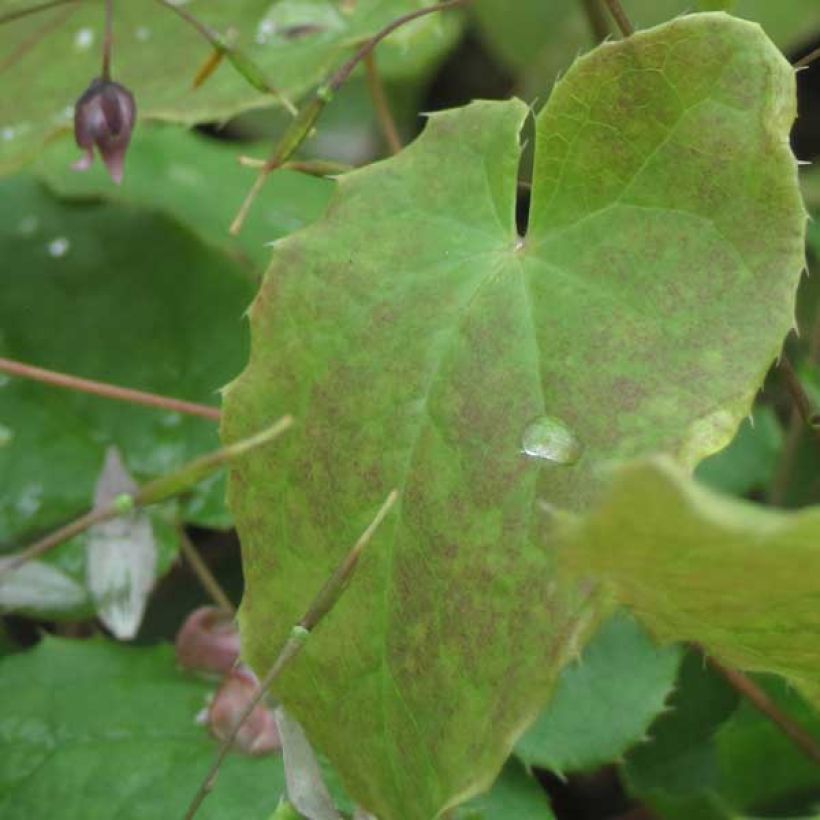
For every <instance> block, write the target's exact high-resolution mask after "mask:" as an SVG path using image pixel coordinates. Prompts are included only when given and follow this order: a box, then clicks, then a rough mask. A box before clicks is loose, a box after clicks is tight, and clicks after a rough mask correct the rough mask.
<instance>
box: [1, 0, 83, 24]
mask: <svg viewBox="0 0 820 820" xmlns="http://www.w3.org/2000/svg"><path fill="white" fill-rule="evenodd" d="M77 1H78V0H48V2H46V3H36V4H34V5H32V6H26V7H25V8H22V9H16V10H15V11H8V12H6V13H5V14H0V26H2V25H3V23H10V22H11V21H12V20H19V19H20V18H21V17H28V15H29V14H37V13H38V12H41V11H48V9H51V8H54V7H55V6H65V5H66V4H68V3H76V2H77Z"/></svg>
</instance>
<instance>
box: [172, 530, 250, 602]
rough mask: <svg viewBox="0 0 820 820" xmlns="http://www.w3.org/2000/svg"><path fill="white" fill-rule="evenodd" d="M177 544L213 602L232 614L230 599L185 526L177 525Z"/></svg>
mask: <svg viewBox="0 0 820 820" xmlns="http://www.w3.org/2000/svg"><path fill="white" fill-rule="evenodd" d="M179 546H180V550H181V551H182V554H183V555H184V556H185V558H186V560H187V561H188V563H189V564H190V565H191V569H192V570H193V572H194V575H196V577H197V580H198V581H199V583H200V584H201V585H202V588H203V589H204V590H205V592H207V593H208V595H210V596H211V599H212V600H213V602H214V603H215V604H216V605H217V606H218V607H219V608H220V609H224V610H225V612H230V614H231V615H234V614H235V612H236V610H235V608H234V605H233V604H232V603H231V599H230V598H228V596H227V595H226V594H225V590H224V589H222V587H221V586H220V584H219V581H217V580H216V577H215V576H214V574H213V573H212V572H211V569H210V567H209V566H208V565H207V564H206V563H205V561H204V560H203V558H202V556H201V555H200V554H199V551H198V550H197V548H196V547H195V546H194V544H193V542H192V541H191V539H190V538H189V537H188V533H187V532H185V528H184V527H182V526H180V527H179Z"/></svg>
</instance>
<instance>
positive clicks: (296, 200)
mask: <svg viewBox="0 0 820 820" xmlns="http://www.w3.org/2000/svg"><path fill="white" fill-rule="evenodd" d="M241 150H242V151H246V150H247V149H246V148H245V147H244V146H243V148H242V149H241ZM266 150H267V146H266ZM239 153H240V148H239V147H237V146H231V145H227V144H225V143H220V142H217V141H216V140H212V139H207V138H205V137H202V136H198V135H197V134H195V133H193V132H190V131H185V130H183V129H182V128H178V127H171V126H167V125H154V126H150V125H145V126H143V127H142V128H138V129H137V130H136V132H135V134H134V138H133V140H132V141H131V145H130V146H129V148H128V173H127V174H126V175H125V178H124V180H123V183H122V185H121V186H118V187H117V186H113V185H111V181H110V180H109V178H108V176H107V174H106V173H105V170H104V168H103V167H102V165H101V164H99V163H98V164H96V165H94V166H92V168H91V169H90V170H89V171H88V172H87V173H84V174H78V173H76V172H75V171H72V170H71V168H70V165H71V162H72V161H73V160H74V159H75V154H76V148H75V147H74V146H73V145H71V144H70V143H69V142H68V141H66V140H58V141H56V142H54V143H53V144H50V145H49V146H48V147H47V149H46V150H45V151H44V153H43V155H42V156H41V157H40V159H39V161H38V164H37V167H36V172H37V174H38V176H40V177H41V178H42V179H44V180H45V181H46V182H47V183H48V185H49V187H51V188H52V189H53V190H54V191H55V192H56V193H57V194H59V195H60V196H62V197H72V198H77V197H82V198H91V197H100V198H106V199H113V200H115V201H122V202H127V203H130V204H134V205H141V206H143V207H147V208H152V209H159V210H161V211H163V212H164V213H167V214H169V215H170V216H172V217H174V218H175V219H177V220H178V221H180V222H181V223H182V224H184V225H185V226H186V227H188V228H190V229H191V230H192V231H194V232H195V233H196V234H197V235H198V236H199V238H200V239H201V240H202V241H203V242H206V243H209V244H213V245H216V246H217V247H219V248H221V249H224V250H225V251H227V252H228V253H230V254H233V255H235V256H237V257H238V258H239V259H240V261H242V260H246V261H248V262H250V263H251V264H252V265H253V267H254V268H259V267H261V266H262V265H265V264H267V262H268V260H269V258H270V248H269V247H268V243H270V242H273V241H274V240H276V239H280V238H281V237H283V236H285V235H286V234H288V233H292V232H293V231H294V230H297V229H298V228H301V227H303V226H304V225H305V224H307V223H309V222H312V221H313V220H314V219H316V218H318V217H319V216H320V215H321V213H322V211H323V209H324V207H325V205H326V204H327V200H328V196H329V194H330V191H331V190H332V183H330V182H328V181H327V180H324V179H317V178H315V177H310V176H307V175H305V174H297V173H295V172H293V171H287V170H280V171H277V172H276V173H275V174H272V175H271V177H270V179H269V181H268V183H267V185H266V186H265V187H264V189H263V190H262V192H261V194H260V195H259V198H258V199H257V201H256V204H255V205H254V207H253V208H252V209H251V211H250V212H249V214H248V218H247V220H246V221H245V224H244V226H243V229H242V231H241V233H240V234H239V236H238V237H237V238H236V239H234V238H232V237H230V236H229V235H228V225H230V222H231V220H232V219H233V217H234V216H235V215H236V212H237V210H238V209H239V206H240V205H241V204H242V200H243V198H244V197H245V195H246V194H247V192H248V186H249V185H250V181H251V179H252V172H250V171H242V170H241V169H240V168H238V166H237V162H236V158H237V155H238V154H239ZM217 190H218V195H215V191H217Z"/></svg>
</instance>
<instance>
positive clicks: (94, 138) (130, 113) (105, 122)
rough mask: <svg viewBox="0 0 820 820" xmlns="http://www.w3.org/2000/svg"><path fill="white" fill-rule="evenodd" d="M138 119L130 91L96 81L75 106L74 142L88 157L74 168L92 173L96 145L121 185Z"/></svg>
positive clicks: (117, 85) (115, 179)
mask: <svg viewBox="0 0 820 820" xmlns="http://www.w3.org/2000/svg"><path fill="white" fill-rule="evenodd" d="M136 119H137V106H136V104H135V103H134V97H133V96H132V95H131V92H130V91H129V90H128V89H127V88H125V87H124V86H121V85H120V84H119V83H114V82H111V81H110V80H100V79H96V80H93V81H92V83H91V85H90V86H88V89H87V90H86V91H85V93H84V94H83V95H82V96H81V97H80V99H79V100H77V102H76V104H75V105H74V139H75V140H76V141H77V145H78V146H79V147H80V148H83V149H84V150H85V155H84V156H82V157H80V159H79V160H77V162H75V163H74V165H73V166H72V167H73V168H74V169H75V170H76V171H86V170H88V168H90V167H91V163H92V162H93V161H94V146H95V145H96V146H97V149H98V150H99V152H100V156H101V157H102V161H103V162H104V163H105V167H106V168H107V169H108V173H109V175H110V176H111V179H113V180H114V182H116V183H117V184H118V185H119V184H120V182H122V173H123V163H124V161H125V151H126V149H127V148H128V143H129V142H130V140H131V131H132V130H133V129H134V122H135V121H136Z"/></svg>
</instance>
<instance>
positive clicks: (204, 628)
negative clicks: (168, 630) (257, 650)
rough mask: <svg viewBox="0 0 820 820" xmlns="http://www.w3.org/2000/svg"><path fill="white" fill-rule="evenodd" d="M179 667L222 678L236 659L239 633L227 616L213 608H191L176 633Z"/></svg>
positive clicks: (220, 610)
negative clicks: (211, 673) (214, 674)
mask: <svg viewBox="0 0 820 820" xmlns="http://www.w3.org/2000/svg"><path fill="white" fill-rule="evenodd" d="M176 651H177V660H178V661H179V664H180V666H184V667H185V668H186V669H193V670H197V671H201V672H215V673H217V674H219V675H223V674H225V673H226V672H229V671H230V670H231V669H232V668H233V666H234V664H235V663H236V660H237V658H238V657H239V632H238V630H237V628H236V624H235V623H234V621H233V618H232V617H231V615H230V614H228V613H227V612H225V611H224V610H222V609H219V608H218V607H215V606H203V607H200V608H199V609H195V610H194V611H193V612H192V613H191V614H190V615H189V616H188V617H187V618H186V619H185V623H183V624H182V626H181V627H180V629H179V632H177V638H176Z"/></svg>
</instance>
